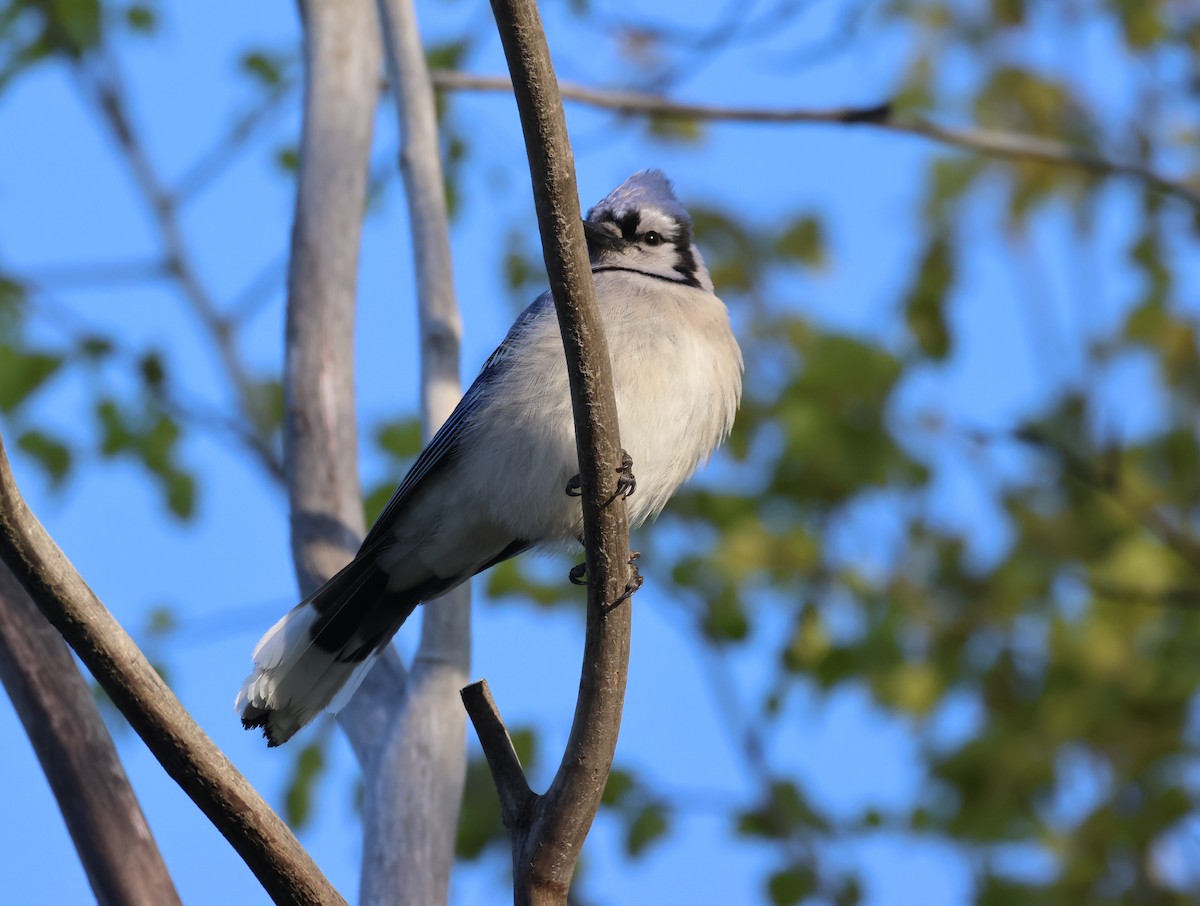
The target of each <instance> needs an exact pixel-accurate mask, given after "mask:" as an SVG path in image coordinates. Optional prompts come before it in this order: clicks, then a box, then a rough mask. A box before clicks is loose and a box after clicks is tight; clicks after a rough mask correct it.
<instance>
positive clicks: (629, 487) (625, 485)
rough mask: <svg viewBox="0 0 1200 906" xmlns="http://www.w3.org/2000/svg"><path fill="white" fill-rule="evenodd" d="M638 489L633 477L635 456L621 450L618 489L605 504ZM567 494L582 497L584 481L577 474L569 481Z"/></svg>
mask: <svg viewBox="0 0 1200 906" xmlns="http://www.w3.org/2000/svg"><path fill="white" fill-rule="evenodd" d="M636 490H637V479H636V478H634V477H633V457H632V456H630V455H629V454H628V453H626V452H625V451H624V450H622V451H621V465H619V466H618V467H617V489H616V491H614V492H613V495H612V497H610V498H608V500H607V501H605V503H604V505H605V506H608V505H609V504H610V503H612V502H613V501H614V500H616V499H617V498H618V497H622V498H624V497H628V496H629V495H630V494H632V493H633V492H634V491H636ZM567 496H568V497H581V496H583V482H582V481H581V480H580V478H579V476H578V475H576V476H575V477H574V478H572V479H571V480H570V481H568V482H567Z"/></svg>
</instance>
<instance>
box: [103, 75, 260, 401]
mask: <svg viewBox="0 0 1200 906" xmlns="http://www.w3.org/2000/svg"><path fill="white" fill-rule="evenodd" d="M79 76H80V83H81V85H82V86H83V88H84V91H85V94H86V95H87V96H88V97H89V98H90V99H91V100H92V101H93V103H94V104H95V106H96V109H97V111H98V112H99V114H100V116H101V118H102V119H103V120H104V122H105V123H106V124H107V125H108V127H109V130H110V131H111V132H112V135H113V137H114V138H115V139H116V142H117V145H118V146H119V147H120V149H121V151H122V153H123V154H124V156H125V159H126V161H127V162H128V164H129V167H130V170H131V171H132V173H133V177H134V180H135V182H136V183H137V186H138V189H139V190H140V191H141V193H142V197H143V199H144V200H145V202H146V205H147V206H148V207H149V209H150V212H151V214H152V216H153V217H154V221H155V224H156V225H157V227H158V230H159V233H160V235H161V237H162V243H163V253H164V256H165V266H166V269H167V273H168V274H170V276H171V277H173V278H174V279H175V281H176V282H177V283H178V284H179V287H180V289H181V291H182V293H183V297H184V299H186V300H187V302H188V305H189V307H190V308H191V309H192V312H193V314H194V315H195V316H196V318H197V319H198V320H199V321H200V322H201V324H202V325H203V326H204V328H205V332H206V333H207V334H208V337H209V339H210V340H211V342H212V343H213V345H214V347H215V348H216V351H217V355H218V356H219V358H220V360H221V363H222V366H223V367H224V369H225V373H226V375H227V376H228V378H229V381H230V383H231V384H232V385H233V389H234V392H235V393H236V395H237V398H238V402H239V403H240V404H241V407H242V409H243V410H245V411H250V410H251V409H252V408H253V394H254V387H253V381H251V379H250V376H249V375H248V374H247V373H246V369H245V365H244V364H243V362H242V360H241V358H240V356H239V355H238V353H237V349H236V347H235V345H234V341H233V335H232V331H231V326H230V324H229V321H228V320H227V319H226V318H225V317H224V316H223V315H222V314H221V311H220V309H219V308H218V307H217V304H216V301H215V300H214V299H213V297H212V295H211V293H210V292H209V290H208V288H207V286H205V284H204V282H203V281H202V280H201V279H200V275H199V272H198V271H197V270H196V267H195V265H194V264H193V263H192V258H191V253H190V252H189V250H188V246H187V243H186V241H185V240H184V238H183V229H182V227H181V225H180V223H179V215H178V206H177V199H176V198H175V197H174V196H173V195H172V194H171V193H170V192H168V191H167V189H166V188H165V187H164V185H163V183H162V180H161V179H160V178H159V176H158V173H157V172H156V171H155V169H154V166H153V164H152V163H151V161H150V158H149V155H147V153H146V151H145V146H144V144H143V143H142V141H141V139H140V137H139V136H138V134H137V131H136V129H135V128H134V125H133V120H132V118H131V117H130V115H129V112H128V111H129V104H128V102H127V101H126V92H125V87H124V85H123V83H122V82H121V80H120V77H119V75H118V71H117V67H116V64H115V62H113V61H111V60H110V61H108V63H107V65H106V66H105V71H104V72H103V73H101V72H100V71H99V70H97V69H91V68H87V67H83V66H81V67H80V69H79Z"/></svg>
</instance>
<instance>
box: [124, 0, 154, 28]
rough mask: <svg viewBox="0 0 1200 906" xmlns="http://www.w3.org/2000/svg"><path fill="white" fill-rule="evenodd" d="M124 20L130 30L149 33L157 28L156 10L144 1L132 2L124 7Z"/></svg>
mask: <svg viewBox="0 0 1200 906" xmlns="http://www.w3.org/2000/svg"><path fill="white" fill-rule="evenodd" d="M125 22H126V23H127V24H128V25H129V29H130V31H134V32H137V33H138V34H142V35H151V34H154V32H156V31H157V30H158V12H157V11H156V10H155V9H154V7H152V6H147V5H146V4H144V3H134V4H131V5H130V6H128V7H126V9H125Z"/></svg>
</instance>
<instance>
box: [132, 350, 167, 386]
mask: <svg viewBox="0 0 1200 906" xmlns="http://www.w3.org/2000/svg"><path fill="white" fill-rule="evenodd" d="M138 373H139V374H140V375H141V377H142V382H143V383H144V384H145V385H146V387H147V389H149V390H152V391H154V392H156V393H157V392H159V391H161V390H162V389H163V385H164V384H165V383H166V379H167V371H166V366H165V365H164V364H163V359H162V355H160V354H159V353H157V352H148V353H146V354H145V355H143V356H142V357H141V358H139V359H138Z"/></svg>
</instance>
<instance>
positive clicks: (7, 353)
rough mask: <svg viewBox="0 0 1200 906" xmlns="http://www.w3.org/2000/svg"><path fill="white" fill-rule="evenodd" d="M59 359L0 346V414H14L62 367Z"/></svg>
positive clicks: (2, 344) (5, 345) (43, 353)
mask: <svg viewBox="0 0 1200 906" xmlns="http://www.w3.org/2000/svg"><path fill="white" fill-rule="evenodd" d="M62 363H63V360H62V357H61V356H57V355H52V354H51V353H47V352H23V351H21V350H20V349H17V348H16V347H15V346H11V345H9V344H7V343H0V412H5V413H10V412H14V411H15V410H16V409H17V407H18V406H20V405H21V404H22V403H23V402H25V400H26V399H27V398H28V397H29V396H31V395H32V394H33V393H34V391H36V390H37V389H38V388H39V387H41V386H42V385H43V384H44V383H46V381H48V380H49V379H50V377H51V376H53V375H54V373H55V372H56V371H58V369H59V368H60V367H61V366H62Z"/></svg>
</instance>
